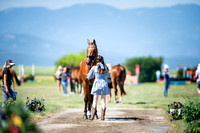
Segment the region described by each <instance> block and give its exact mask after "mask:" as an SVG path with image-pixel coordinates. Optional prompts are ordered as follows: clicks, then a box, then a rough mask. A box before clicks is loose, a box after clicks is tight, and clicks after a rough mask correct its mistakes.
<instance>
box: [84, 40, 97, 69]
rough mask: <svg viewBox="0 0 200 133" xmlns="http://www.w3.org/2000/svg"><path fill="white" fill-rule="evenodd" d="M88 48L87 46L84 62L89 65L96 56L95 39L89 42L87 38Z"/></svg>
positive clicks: (93, 61)
mask: <svg viewBox="0 0 200 133" xmlns="http://www.w3.org/2000/svg"><path fill="white" fill-rule="evenodd" d="M87 43H88V48H87V59H86V64H87V65H91V64H92V63H95V62H96V60H97V56H98V50H97V45H96V42H95V40H93V42H92V43H90V41H89V40H87Z"/></svg>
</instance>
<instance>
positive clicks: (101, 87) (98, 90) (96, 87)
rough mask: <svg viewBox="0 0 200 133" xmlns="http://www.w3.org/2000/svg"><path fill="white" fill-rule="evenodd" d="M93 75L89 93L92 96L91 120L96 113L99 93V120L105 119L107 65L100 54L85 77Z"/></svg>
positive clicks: (90, 77) (107, 92) (107, 90)
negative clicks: (95, 63)
mask: <svg viewBox="0 0 200 133" xmlns="http://www.w3.org/2000/svg"><path fill="white" fill-rule="evenodd" d="M94 77H95V80H94V83H93V86H92V91H91V94H92V95H94V96H93V104H92V118H91V119H92V120H93V119H94V116H95V115H96V113H97V102H98V97H99V95H101V120H105V112H106V95H109V94H110V91H109V88H108V83H107V80H106V79H107V77H109V70H108V67H107V66H106V65H105V63H104V59H103V57H102V56H100V55H99V56H98V57H97V65H96V66H93V67H92V68H91V69H90V71H89V73H88V74H87V78H88V79H89V80H90V79H92V78H94Z"/></svg>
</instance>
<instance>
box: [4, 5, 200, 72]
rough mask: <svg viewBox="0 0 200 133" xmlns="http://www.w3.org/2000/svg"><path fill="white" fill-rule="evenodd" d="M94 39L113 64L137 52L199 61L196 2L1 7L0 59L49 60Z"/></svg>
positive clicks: (43, 63)
mask: <svg viewBox="0 0 200 133" xmlns="http://www.w3.org/2000/svg"><path fill="white" fill-rule="evenodd" d="M87 39H89V40H90V41H92V40H93V39H95V40H96V43H97V47H98V50H99V54H101V55H103V56H104V59H105V61H106V62H111V63H112V65H115V64H118V63H124V62H125V60H126V59H127V58H132V57H139V56H149V55H151V56H154V57H160V56H161V57H163V58H164V63H167V64H168V65H169V66H170V67H171V68H173V69H174V68H176V65H177V64H179V65H180V66H183V65H184V64H186V65H187V66H188V67H194V66H196V65H197V64H198V63H200V56H199V51H200V6H198V5H189V4H186V5H176V6H172V7H163V8H137V9H129V10H119V9H116V8H113V7H110V6H106V5H100V4H80V5H74V6H71V7H66V8H63V9H59V10H48V9H45V8H41V7H32V8H9V9H6V10H3V11H0V65H3V63H4V62H5V60H6V59H8V58H11V59H15V60H16V63H17V64H24V65H32V64H35V65H38V66H53V65H54V62H55V61H56V60H57V59H59V58H60V57H61V56H63V55H66V54H69V53H79V52H81V51H83V50H86V48H87Z"/></svg>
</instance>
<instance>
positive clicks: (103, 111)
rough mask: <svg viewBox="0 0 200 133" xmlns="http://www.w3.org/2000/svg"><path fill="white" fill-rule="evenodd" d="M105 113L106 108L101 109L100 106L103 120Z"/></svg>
mask: <svg viewBox="0 0 200 133" xmlns="http://www.w3.org/2000/svg"><path fill="white" fill-rule="evenodd" d="M105 113H106V108H105V109H104V110H103V109H102V108H101V120H103V121H104V120H105Z"/></svg>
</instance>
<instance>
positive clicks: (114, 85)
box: [112, 80, 119, 103]
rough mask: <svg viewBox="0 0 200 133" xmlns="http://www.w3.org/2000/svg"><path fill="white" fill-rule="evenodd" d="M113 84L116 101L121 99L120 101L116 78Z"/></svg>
mask: <svg viewBox="0 0 200 133" xmlns="http://www.w3.org/2000/svg"><path fill="white" fill-rule="evenodd" d="M112 85H113V89H114V92H115V103H118V102H119V101H118V97H117V82H116V80H114V81H113V82H112Z"/></svg>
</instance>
